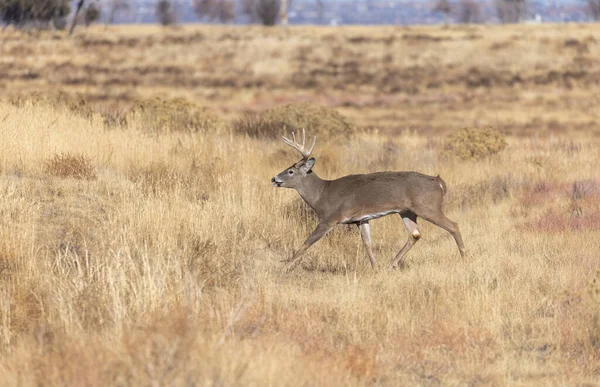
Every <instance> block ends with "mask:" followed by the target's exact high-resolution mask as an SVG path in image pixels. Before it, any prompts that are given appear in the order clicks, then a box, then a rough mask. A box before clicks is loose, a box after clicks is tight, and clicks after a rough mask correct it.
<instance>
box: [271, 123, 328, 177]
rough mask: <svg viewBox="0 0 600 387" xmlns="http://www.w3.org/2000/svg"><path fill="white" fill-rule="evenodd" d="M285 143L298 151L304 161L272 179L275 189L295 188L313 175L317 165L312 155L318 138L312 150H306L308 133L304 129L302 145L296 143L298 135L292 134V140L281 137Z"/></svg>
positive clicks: (314, 141)
mask: <svg viewBox="0 0 600 387" xmlns="http://www.w3.org/2000/svg"><path fill="white" fill-rule="evenodd" d="M281 139H282V140H283V142H284V143H286V144H287V145H289V146H291V147H292V148H294V149H296V150H297V151H298V152H300V154H301V155H302V160H300V161H298V162H297V163H295V164H293V165H292V166H290V167H289V168H286V169H284V170H283V171H282V172H281V173H280V174H279V175H277V176H275V177H274V178H272V179H271V183H273V187H284V188H295V187H296V186H297V185H298V184H299V183H300V182H301V181H302V179H303V178H304V177H305V176H306V175H308V174H310V173H312V167H313V166H314V165H315V159H314V157H310V154H311V152H312V150H313V148H314V147H315V144H316V143H317V136H314V139H313V144H312V146H311V147H310V149H306V133H305V131H304V129H302V144H300V143H298V142H296V135H295V134H294V132H292V140H290V139H288V138H285V137H283V136H281Z"/></svg>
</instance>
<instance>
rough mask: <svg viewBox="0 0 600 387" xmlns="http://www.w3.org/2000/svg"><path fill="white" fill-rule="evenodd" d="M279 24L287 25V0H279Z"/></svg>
mask: <svg viewBox="0 0 600 387" xmlns="http://www.w3.org/2000/svg"><path fill="white" fill-rule="evenodd" d="M279 18H280V19H281V24H282V25H284V26H286V25H287V24H288V0H281V11H280V14H279Z"/></svg>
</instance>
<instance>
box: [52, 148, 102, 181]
mask: <svg viewBox="0 0 600 387" xmlns="http://www.w3.org/2000/svg"><path fill="white" fill-rule="evenodd" d="M44 172H45V173H46V174H48V175H50V176H55V177H60V178H69V177H71V178H75V179H83V180H94V179H96V169H95V168H94V166H93V164H92V161H91V160H90V159H89V158H88V157H87V156H86V155H83V154H71V153H56V154H54V155H53V156H51V157H50V158H49V159H47V160H46V161H45V163H44Z"/></svg>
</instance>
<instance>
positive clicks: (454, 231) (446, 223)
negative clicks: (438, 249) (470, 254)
mask: <svg viewBox="0 0 600 387" xmlns="http://www.w3.org/2000/svg"><path fill="white" fill-rule="evenodd" d="M419 216H420V217H421V218H423V219H425V220H426V221H428V222H431V223H433V224H435V225H436V226H438V227H441V228H443V229H444V230H446V231H448V232H449V233H450V235H452V236H453V237H454V240H455V241H456V245H457V246H458V250H459V251H460V255H461V257H463V258H464V257H465V254H466V250H465V245H464V243H463V240H462V236H461V235H460V230H459V229H458V224H456V222H453V221H451V220H450V219H448V218H447V217H446V215H444V213H443V212H441V211H440V213H439V214H436V215H435V216H423V215H419Z"/></svg>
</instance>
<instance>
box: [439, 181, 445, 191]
mask: <svg viewBox="0 0 600 387" xmlns="http://www.w3.org/2000/svg"><path fill="white" fill-rule="evenodd" d="M440 188H441V189H442V192H444V186H443V185H442V183H440Z"/></svg>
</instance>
